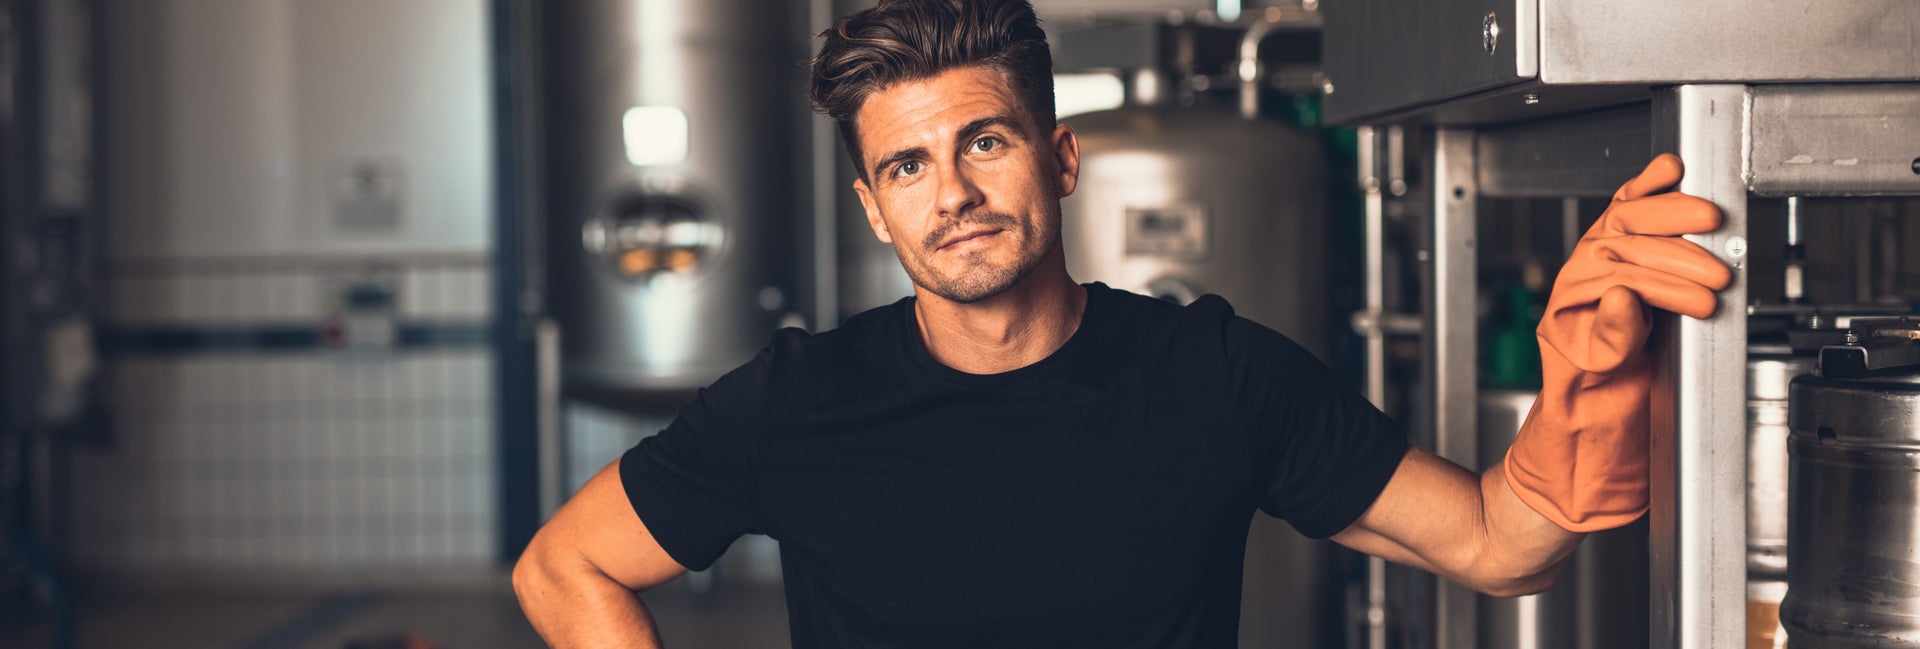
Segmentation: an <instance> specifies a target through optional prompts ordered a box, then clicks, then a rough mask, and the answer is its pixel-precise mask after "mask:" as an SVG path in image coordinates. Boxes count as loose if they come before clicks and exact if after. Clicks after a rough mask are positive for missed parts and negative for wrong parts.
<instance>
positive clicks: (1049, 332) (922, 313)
mask: <svg viewBox="0 0 1920 649" xmlns="http://www.w3.org/2000/svg"><path fill="white" fill-rule="evenodd" d="M915 294H916V295H917V297H916V298H915V299H914V301H913V309H914V316H915V319H916V320H918V321H919V324H920V341H921V343H922V344H924V345H926V349H927V353H928V354H930V355H932V356H933V358H934V360H937V361H940V363H941V364H942V365H946V366H947V367H951V368H953V369H956V370H960V371H962V372H966V373H968V374H999V373H1001V372H1007V371H1012V370H1016V369H1020V368H1022V367H1026V366H1028V365H1032V364H1034V363H1037V362H1040V360H1041V359H1044V358H1046V357H1047V356H1048V355H1050V354H1052V353H1053V352H1054V351H1055V350H1057V349H1060V346H1061V345H1065V344H1066V343H1067V339H1068V338H1071V337H1073V332H1074V331H1076V330H1078V329H1079V328H1080V316H1081V314H1082V313H1083V312H1084V311H1085V309H1086V304H1087V292H1086V290H1085V289H1083V288H1081V287H1080V286H1079V285H1077V284H1074V283H1073V278H1071V277H1068V276H1067V270H1066V265H1065V264H1063V263H1043V264H1042V265H1041V267H1040V268H1037V269H1035V270H1034V272H1033V273H1032V274H1030V275H1028V276H1027V277H1026V278H1025V279H1023V280H1021V281H1020V283H1019V284H1016V285H1014V287H1013V288H1010V289H1007V291H1006V292H1004V293H1001V294H999V295H995V296H993V297H991V298H988V299H985V300H981V301H979V302H974V303H972V304H961V303H958V302H952V301H948V300H946V299H945V298H942V297H940V296H937V295H933V294H932V293H929V292H927V291H924V290H919V289H915Z"/></svg>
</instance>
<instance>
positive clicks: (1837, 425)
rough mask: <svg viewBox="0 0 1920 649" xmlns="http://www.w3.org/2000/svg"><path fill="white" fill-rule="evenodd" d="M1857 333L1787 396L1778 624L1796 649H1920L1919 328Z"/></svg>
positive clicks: (1874, 326)
mask: <svg viewBox="0 0 1920 649" xmlns="http://www.w3.org/2000/svg"><path fill="white" fill-rule="evenodd" d="M1853 329H1854V331H1855V333H1856V336H1853V337H1852V339H1853V342H1850V343H1849V344H1846V345H1835V346H1829V347H1827V348H1824V349H1822V350H1821V354H1820V363H1819V370H1818V371H1817V372H1816V373H1815V374H1813V375H1806V376H1801V377H1799V378H1796V379H1794V380H1793V383H1792V385H1791V386H1790V388H1789V390H1790V396H1789V406H1788V408H1789V414H1788V422H1789V427H1790V429H1791V434H1790V435H1791V436H1790V438H1789V446H1788V462H1789V477H1788V480H1789V484H1791V485H1792V489H1790V490H1789V496H1788V498H1789V500H1788V543H1787V555H1788V560H1787V566H1786V567H1787V593H1786V600H1785V602H1783V603H1782V604H1781V607H1780V617H1781V622H1782V623H1784V624H1785V626H1786V630H1787V641H1788V643H1789V645H1788V646H1790V647H1795V648H1798V649H1888V648H1893V647H1901V648H1912V647H1920V329H1916V325H1915V323H1914V321H1911V320H1905V319H1902V320H1899V321H1891V322H1889V321H1880V322H1879V323H1874V322H1873V321H1859V320H1856V321H1855V323H1854V327H1853Z"/></svg>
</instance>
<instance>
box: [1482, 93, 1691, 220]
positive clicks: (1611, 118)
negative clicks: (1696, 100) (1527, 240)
mask: <svg viewBox="0 0 1920 649" xmlns="http://www.w3.org/2000/svg"><path fill="white" fill-rule="evenodd" d="M1650 115H1652V108H1651V107H1650V106H1648V105H1647V104H1645V103H1639V104H1631V105H1628V106H1622V107H1619V108H1609V109H1606V110H1600V111H1594V112H1590V113H1580V114H1577V115H1571V116H1567V117H1554V118H1549V119H1542V120H1535V121H1530V122H1521V123H1519V124H1514V125H1511V126H1501V127H1494V128H1484V129H1481V130H1479V131H1477V132H1476V134H1475V140H1476V142H1475V146H1476V147H1477V149H1478V151H1479V161H1478V166H1477V168H1476V169H1475V172H1476V174H1477V178H1478V179H1479V183H1480V195H1482V196H1488V197H1501V198H1566V197H1605V196H1611V195H1612V194H1613V190H1614V188H1616V187H1619V186H1620V185H1621V183H1625V182H1626V181H1627V180H1628V179H1630V178H1632V177H1633V176H1634V174H1636V173H1639V171H1640V169H1641V167H1643V166H1645V165H1646V164H1647V160H1648V159H1649V158H1652V157H1653V153H1652V151H1650V150H1649V148H1648V147H1649V146H1650V145H1651V144H1652V139H1651V133H1652V132H1651V131H1650V130H1649V129H1648V124H1647V119H1648V117H1649V116H1650Z"/></svg>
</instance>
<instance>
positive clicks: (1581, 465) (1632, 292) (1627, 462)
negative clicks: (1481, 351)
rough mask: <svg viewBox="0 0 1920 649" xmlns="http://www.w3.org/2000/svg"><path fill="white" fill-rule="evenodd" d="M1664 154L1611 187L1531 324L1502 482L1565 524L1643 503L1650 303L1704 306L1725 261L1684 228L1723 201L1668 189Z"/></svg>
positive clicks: (1711, 224)
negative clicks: (1536, 342) (1531, 364)
mask: <svg viewBox="0 0 1920 649" xmlns="http://www.w3.org/2000/svg"><path fill="white" fill-rule="evenodd" d="M1681 174H1682V168H1681V165H1680V158H1678V157H1676V156H1674V155H1673V154H1670V153H1669V154H1662V155H1661V156H1660V157H1657V158H1654V159H1653V162H1652V163H1649V164H1648V165H1647V168H1646V170H1644V171H1641V172H1640V175H1639V176H1638V177H1636V178H1634V179H1633V180H1630V181H1627V184H1626V185H1623V186H1621V187H1620V191H1618V192H1615V193H1614V195H1613V203H1612V204H1611V205H1609V206H1607V211H1606V212H1605V213H1604V214H1601V215H1600V220H1599V222H1597V223H1594V224H1593V228H1592V229H1589V230H1587V234H1586V236H1585V237H1582V238H1581V239H1580V243H1579V245H1577V246H1575V247H1574V249H1573V256H1572V258H1570V259H1568V260H1567V264H1566V265H1565V266H1563V267H1561V269H1560V275H1559V277H1558V278H1556V279H1555V280H1554V282H1553V295H1552V296H1551V297H1549V298H1547V311H1546V315H1545V317H1543V318H1542V319H1541V320H1540V328H1539V329H1537V330H1536V331H1535V333H1536V334H1537V335H1538V337H1539V339H1540V370H1541V372H1540V377H1541V384H1542V385H1541V388H1540V397H1539V398H1538V399H1536V400H1535V401H1534V402H1533V412H1531V413H1528V415H1527V422H1526V423H1525V424H1523V425H1521V427H1520V433H1519V436H1517V437H1515V438H1514V440H1513V446H1512V447H1511V448H1509V449H1507V461H1506V473H1507V485H1508V486H1509V487H1511V488H1512V489H1513V492H1514V493H1515V494H1517V495H1519V496H1520V499H1521V501H1523V502H1525V503H1527V506H1529V507H1532V508H1533V510H1534V511H1536V512H1539V513H1540V515H1541V516H1545V517H1546V518H1547V520H1550V521H1553V522H1554V524H1556V525H1559V526H1560V527H1563V528H1566V529H1567V530H1568V531H1572V532H1595V531H1599V530H1604V529H1609V528H1614V527H1619V526H1621V525H1625V524H1627V523H1631V522H1633V521H1634V519H1637V518H1639V517H1640V515H1641V514H1642V513H1644V512H1646V510H1647V424H1648V419H1647V417H1648V407H1647V399H1648V396H1649V390H1650V389H1651V388H1652V384H1653V369H1654V368H1653V363H1651V362H1649V360H1648V359H1647V354H1645V353H1644V352H1643V348H1644V347H1645V346H1646V341H1647V334H1648V332H1649V331H1650V330H1651V328H1652V325H1653V322H1652V315H1651V314H1650V313H1649V312H1648V311H1647V307H1648V306H1652V307H1656V308H1660V309H1665V310H1668V311H1672V312H1674V313H1679V314H1682V315H1687V316H1692V317H1695V318H1706V317H1709V316H1711V315H1713V311H1714V307H1715V299H1714V294H1713V292H1714V291H1718V290H1720V289H1724V288H1726V287H1727V285H1728V284H1729V283H1731V282H1732V281H1733V273H1732V272H1731V271H1729V270H1728V269H1727V266H1726V265H1725V264H1723V263H1721V262H1720V260H1719V259H1716V258H1714V256H1713V255H1712V254H1709V253H1708V252H1707V251H1706V250H1704V249H1701V248H1700V246H1698V245H1695V244H1694V243H1692V242H1690V241H1687V240H1684V239H1681V238H1679V235H1682V234H1699V233H1705V232H1711V231H1713V230H1715V229H1717V228H1719V227H1720V222H1721V215H1720V209H1719V208H1717V207H1714V205H1713V203H1710V202H1707V201H1706V200H1704V199H1701V198H1698V197H1694V196H1689V195H1686V194H1682V193H1679V192H1674V191H1667V190H1669V189H1671V188H1672V187H1673V186H1674V184H1675V183H1678V182H1679V181H1680V176H1681Z"/></svg>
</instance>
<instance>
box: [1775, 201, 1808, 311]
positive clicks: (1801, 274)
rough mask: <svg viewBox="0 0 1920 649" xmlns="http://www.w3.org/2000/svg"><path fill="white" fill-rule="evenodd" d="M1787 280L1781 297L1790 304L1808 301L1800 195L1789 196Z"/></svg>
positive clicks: (1786, 253)
mask: <svg viewBox="0 0 1920 649" xmlns="http://www.w3.org/2000/svg"><path fill="white" fill-rule="evenodd" d="M1785 257H1786V281H1785V282H1783V283H1782V284H1781V294H1782V295H1781V297H1782V299H1784V300H1785V301H1786V302H1787V303H1788V304H1798V303H1801V302H1805V301H1807V284H1806V282H1807V251H1806V247H1805V246H1802V245H1801V244H1800V197H1799V196H1789V197H1787V249H1786V252H1785Z"/></svg>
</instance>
